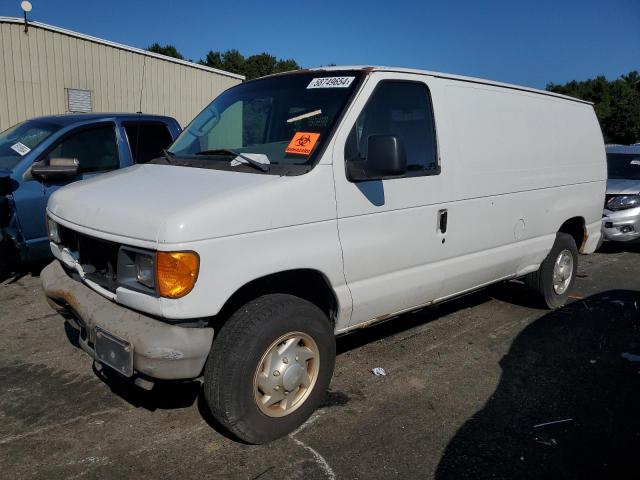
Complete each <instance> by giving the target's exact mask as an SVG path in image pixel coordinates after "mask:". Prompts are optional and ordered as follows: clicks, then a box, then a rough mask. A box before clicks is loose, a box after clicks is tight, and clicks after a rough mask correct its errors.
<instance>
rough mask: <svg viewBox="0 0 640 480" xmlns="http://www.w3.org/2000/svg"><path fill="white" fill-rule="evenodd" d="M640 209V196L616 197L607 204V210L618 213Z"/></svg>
mask: <svg viewBox="0 0 640 480" xmlns="http://www.w3.org/2000/svg"><path fill="white" fill-rule="evenodd" d="M635 207H640V195H614V196H613V197H611V198H610V199H609V201H608V202H607V209H609V210H613V211H614V212H615V211H618V210H626V209H628V208H635Z"/></svg>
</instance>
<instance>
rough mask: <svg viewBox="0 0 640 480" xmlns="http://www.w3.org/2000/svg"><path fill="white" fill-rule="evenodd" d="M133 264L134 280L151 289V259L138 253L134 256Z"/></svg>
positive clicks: (152, 273)
mask: <svg viewBox="0 0 640 480" xmlns="http://www.w3.org/2000/svg"><path fill="white" fill-rule="evenodd" d="M134 263H135V266H136V280H137V281H138V282H140V283H141V284H142V285H144V286H145V287H149V288H153V287H154V284H155V282H154V277H155V275H154V273H155V272H154V268H153V257H152V256H150V255H145V254H141V253H138V254H136V259H135V262H134Z"/></svg>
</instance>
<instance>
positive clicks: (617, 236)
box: [602, 144, 640, 242]
mask: <svg viewBox="0 0 640 480" xmlns="http://www.w3.org/2000/svg"><path fill="white" fill-rule="evenodd" d="M607 166H608V169H609V175H608V180H607V195H606V198H605V204H604V218H603V219H602V220H603V234H604V239H605V240H610V241H616V242H634V241H640V144H635V145H608V146H607Z"/></svg>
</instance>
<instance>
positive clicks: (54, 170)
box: [31, 158, 80, 180]
mask: <svg viewBox="0 0 640 480" xmlns="http://www.w3.org/2000/svg"><path fill="white" fill-rule="evenodd" d="M79 171H80V168H79V163H78V159H77V158H50V159H49V161H46V160H40V161H39V162H36V163H34V164H33V165H32V166H31V175H32V176H33V177H35V178H38V179H41V180H62V179H67V178H75V177H77V176H78V173H79Z"/></svg>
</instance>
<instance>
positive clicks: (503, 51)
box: [0, 0, 640, 87]
mask: <svg viewBox="0 0 640 480" xmlns="http://www.w3.org/2000/svg"><path fill="white" fill-rule="evenodd" d="M31 1H32V4H33V11H32V12H31V15H30V16H31V17H32V18H33V19H34V20H38V21H41V22H44V23H49V24H53V25H56V26H61V27H64V28H68V29H71V30H76V31H79V32H83V33H87V34H90V35H94V36H97V37H101V38H105V39H108V40H112V41H116V42H120V43H125V44H128V45H132V46H136V47H141V48H144V47H146V46H148V45H149V44H151V43H153V42H156V41H158V42H160V43H163V44H164V43H171V44H174V45H175V46H176V47H177V48H178V50H180V51H181V52H182V53H183V54H184V55H185V57H187V58H190V59H193V60H197V59H199V58H202V57H203V56H204V55H205V53H206V52H207V51H208V50H210V49H212V50H226V49H230V48H237V49H238V50H240V51H241V52H242V53H243V54H245V55H250V54H253V53H260V52H263V51H266V52H269V53H271V54H273V55H276V56H278V57H283V58H294V59H295V60H297V61H298V63H300V64H301V65H303V66H306V67H310V66H318V65H326V64H329V63H336V64H338V65H341V64H377V65H396V66H406V67H415V68H424V69H429V70H438V71H444V72H450V73H458V74H462V75H472V76H479V77H485V78H490V79H494V80H499V81H505V82H511V83H517V84H522V85H528V86H533V87H544V86H545V84H546V83H547V82H555V83H563V82H565V81H567V80H571V79H586V78H591V77H594V76H596V75H605V76H607V77H608V78H616V77H618V76H619V75H620V74H623V73H627V72H629V71H631V70H640V0H553V1H552V0H538V1H530V0H484V1H483V0H476V1H472V0H468V1H463V0H458V1H456V0H450V1H426V0H424V1H419V0H387V1H378V0H368V1H358V2H355V1H348V0H343V1H334V0H323V1H317V2H303V1H299V2H294V1H289V0H279V1H271V2H267V1H264V0H263V1H240V0H235V1H227V0H216V1H199V2H195V1H189V0H187V1H180V2H178V1H167V0H155V1H147V0H138V1H133V0H128V1H121V0H103V1H101V2H96V1H91V0H85V1H77V0H64V1H62V0H31ZM19 4H20V1H19V0H0V15H6V16H20V15H21V10H20V8H19Z"/></svg>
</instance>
